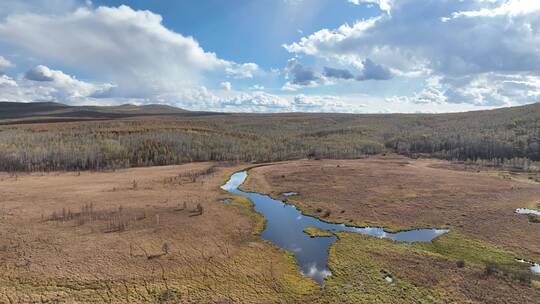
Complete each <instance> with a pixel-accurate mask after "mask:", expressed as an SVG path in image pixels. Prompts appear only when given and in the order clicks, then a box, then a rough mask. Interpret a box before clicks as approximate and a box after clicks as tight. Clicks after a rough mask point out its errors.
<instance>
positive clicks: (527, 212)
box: [516, 208, 540, 215]
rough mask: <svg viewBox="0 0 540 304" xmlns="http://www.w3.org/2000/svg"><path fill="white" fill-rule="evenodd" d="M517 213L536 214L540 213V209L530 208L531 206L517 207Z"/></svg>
mask: <svg viewBox="0 0 540 304" xmlns="http://www.w3.org/2000/svg"><path fill="white" fill-rule="evenodd" d="M516 213H517V214H534V215H540V211H539V210H534V209H529V208H517V209H516Z"/></svg>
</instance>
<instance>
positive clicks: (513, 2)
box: [284, 0, 540, 106]
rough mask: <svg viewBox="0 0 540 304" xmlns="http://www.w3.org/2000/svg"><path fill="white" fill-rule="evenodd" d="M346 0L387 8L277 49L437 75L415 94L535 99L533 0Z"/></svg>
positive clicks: (537, 59) (502, 101)
mask: <svg viewBox="0 0 540 304" xmlns="http://www.w3.org/2000/svg"><path fill="white" fill-rule="evenodd" d="M350 2H353V3H355V4H361V3H374V4H378V5H379V6H381V9H382V10H384V11H386V10H388V13H382V14H381V15H380V16H378V17H374V18H371V19H367V20H361V21H359V22H357V23H355V24H353V25H348V24H344V25H342V26H340V27H339V28H337V29H334V30H331V29H322V30H320V31H317V32H315V33H313V34H311V35H309V36H307V37H303V38H301V39H300V40H299V41H297V42H294V43H291V44H289V45H285V46H284V47H285V48H286V49H287V50H288V51H289V52H291V53H294V54H296V55H297V56H298V55H302V54H305V55H309V56H312V57H315V58H316V59H318V60H320V61H323V62H324V63H325V64H328V63H331V64H334V65H336V66H350V67H354V68H356V69H358V70H362V69H363V68H364V64H363V63H364V62H365V61H366V60H368V59H369V60H370V61H371V62H373V63H374V64H375V65H378V66H381V67H384V68H385V69H388V70H389V71H391V73H392V74H393V75H396V76H398V77H435V76H436V77H441V85H442V87H441V88H440V89H437V91H434V90H433V88H431V87H426V90H424V91H422V90H421V91H420V92H419V93H417V94H416V95H415V96H410V97H411V98H413V99H415V100H424V101H425V100H429V99H433V100H437V102H441V101H443V100H444V101H445V102H447V103H469V104H475V105H497V106H501V105H515V104H520V103H530V102H535V101H538V95H537V90H538V88H537V87H536V86H535V85H533V83H534V81H533V80H531V79H532V78H535V77H539V76H540V31H538V28H540V2H539V1H532V0H530V1H527V0H504V1H503V0H471V1H440V0H400V1H376V0H373V1H371V0H368V1H365V0H352V1H350ZM383 2H384V3H383ZM382 7H384V8H385V9H383V8H382ZM475 17H476V18H475ZM478 17H486V18H478ZM444 18H446V19H444ZM443 19H444V20H445V21H446V22H443V21H442V20H443ZM385 78H389V77H385ZM515 78H519V79H520V80H519V81H518V82H515V81H514V80H513V79H515ZM440 94H442V96H441V95H440Z"/></svg>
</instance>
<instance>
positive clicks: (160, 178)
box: [0, 158, 540, 303]
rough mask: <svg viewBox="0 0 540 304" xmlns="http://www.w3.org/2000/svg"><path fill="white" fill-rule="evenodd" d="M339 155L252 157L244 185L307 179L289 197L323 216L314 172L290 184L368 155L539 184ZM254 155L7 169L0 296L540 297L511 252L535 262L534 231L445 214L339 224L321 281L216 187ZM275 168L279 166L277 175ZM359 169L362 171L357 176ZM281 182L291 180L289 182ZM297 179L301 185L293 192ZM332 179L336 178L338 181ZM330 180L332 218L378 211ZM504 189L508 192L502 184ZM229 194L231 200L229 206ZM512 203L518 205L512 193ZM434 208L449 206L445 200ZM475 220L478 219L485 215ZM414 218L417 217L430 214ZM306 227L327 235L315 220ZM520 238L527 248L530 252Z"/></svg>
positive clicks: (2, 186) (525, 191)
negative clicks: (271, 160)
mask: <svg viewBox="0 0 540 304" xmlns="http://www.w3.org/2000/svg"><path fill="white" fill-rule="evenodd" d="M335 162H337V161H298V162H288V163H287V164H285V163H277V164H274V165H272V166H264V167H257V168H254V169H252V171H251V172H252V173H251V175H250V178H249V180H248V187H255V186H256V187H261V190H260V191H263V190H267V189H269V188H268V187H272V189H273V190H272V191H273V192H272V193H274V192H275V195H279V194H277V193H281V192H283V191H289V190H299V192H300V195H299V196H294V197H289V198H288V199H289V201H290V202H292V203H294V204H297V205H299V206H302V208H303V209H304V210H305V211H306V212H310V210H311V212H313V213H314V214H317V215H318V216H319V217H323V216H322V215H321V214H319V212H317V207H315V206H318V205H313V206H311V205H305V206H304V205H302V204H303V202H304V201H305V202H309V203H310V204H311V201H310V200H307V198H308V197H310V195H312V194H313V195H318V196H321V197H320V200H319V202H320V203H321V204H323V202H324V201H322V199H323V198H324V196H323V195H322V194H323V193H322V192H314V189H320V190H323V189H322V188H320V187H314V188H309V187H313V185H312V184H310V182H309V181H307V180H304V181H303V182H302V183H298V181H297V182H296V183H289V182H290V181H289V179H292V180H295V179H296V178H299V176H301V173H302V172H303V173H307V172H310V173H313V172H315V173H316V174H317V175H319V176H321V180H322V182H329V180H328V179H329V178H330V177H332V176H333V175H332V174H330V173H331V172H332V171H330V170H328V169H329V168H330V167H332V168H338V169H339V168H341V169H347V168H348V169H347V170H353V169H354V168H362V172H363V171H364V170H366V168H364V166H371V167H370V172H371V173H370V174H377V172H378V171H377V170H380V171H385V170H390V171H391V170H394V169H395V168H393V166H395V165H396V164H404V163H405V162H408V164H407V165H406V166H402V165H398V166H399V168H404V169H403V170H405V169H409V170H413V171H412V173H411V174H414V175H419V176H416V178H425V179H430V178H432V177H431V176H429V175H428V176H424V175H423V174H420V173H425V172H429V171H430V170H435V171H437V170H444V171H449V172H454V173H451V174H461V175H468V174H478V177H480V178H481V179H489V181H490V183H493V184H494V187H495V186H500V185H499V184H498V183H504V184H505V185H507V186H508V187H512V186H515V185H521V186H522V187H524V188H520V191H518V192H520V193H522V194H521V195H525V197H528V196H527V195H529V194H530V193H529V192H530V191H533V190H532V189H536V188H535V187H536V186H535V185H534V184H531V183H524V182H521V181H509V180H506V179H502V178H497V177H493V176H484V175H482V174H480V173H471V172H463V171H456V170H448V169H440V168H436V169H434V168H433V167H437V166H434V164H439V162H435V161H429V162H427V161H413V160H405V159H402V158H399V159H381V158H378V159H366V160H355V161H346V160H342V161H339V162H340V163H339V167H337V165H336V163H335ZM249 166H250V165H233V164H229V163H197V164H187V165H181V166H163V167H149V168H135V169H123V170H117V171H110V172H81V173H74V172H71V173H67V172H65V173H32V174H18V175H13V174H7V173H6V174H2V175H1V176H0V190H1V192H2V194H3V195H2V198H0V201H1V205H2V210H1V219H2V220H1V221H0V240H1V243H0V261H1V264H0V266H1V267H2V275H1V276H0V299H1V300H0V301H2V302H12V303H21V302H22V303H31V302H39V301H45V302H47V301H48V302H73V303H102V302H110V303H126V302H129V303H149V302H152V303H155V302H158V303H193V302H196V303H216V302H218V303H307V302H311V303H373V302H378V303H469V302H470V303H485V302H490V303H534V301H535V299H538V297H539V296H540V289H538V287H535V286H536V285H537V284H538V283H537V278H535V277H533V276H531V275H530V273H529V272H528V270H527V266H526V264H522V263H518V262H517V261H516V260H515V258H516V257H525V258H527V259H530V260H535V259H536V255H535V254H534V250H535V248H536V247H535V246H536V245H537V244H536V243H535V240H532V241H531V243H530V244H526V245H525V244H524V243H521V242H524V241H526V240H527V239H526V238H524V237H526V236H518V235H514V237H515V238H516V240H515V244H512V243H511V242H510V243H507V244H505V243H502V241H501V243H497V242H494V241H493V240H492V239H490V237H486V236H484V235H481V234H480V233H482V231H481V230H479V233H477V234H476V235H471V234H468V233H467V231H466V229H462V227H459V226H453V225H454V224H452V222H451V221H447V222H448V223H447V224H446V225H447V226H449V227H450V228H451V232H450V233H449V234H448V235H445V236H443V237H440V238H438V239H437V240H435V241H434V242H433V243H428V244H414V245H406V244H401V243H397V242H392V241H389V240H381V239H376V238H371V237H367V236H362V235H354V234H350V233H338V234H337V235H338V237H339V239H338V241H337V242H336V243H335V244H334V245H333V246H332V247H331V249H330V254H329V267H330V268H331V270H332V273H333V275H332V276H331V277H329V278H328V279H327V282H326V285H325V288H324V289H322V290H321V289H320V288H319V286H318V285H317V284H316V283H315V282H313V281H312V280H310V279H308V278H305V277H302V276H301V275H300V274H299V273H298V271H297V269H296V266H295V263H294V259H293V257H292V256H291V255H290V254H289V253H286V252H284V251H282V250H279V249H278V248H276V247H275V246H273V245H272V244H270V243H268V242H266V241H263V240H261V238H260V237H259V236H258V234H259V233H260V232H261V231H262V229H263V228H264V218H263V217H262V216H261V215H259V214H257V213H255V212H254V210H253V208H252V205H251V203H250V202H249V201H248V200H246V199H244V198H241V197H236V196H234V195H230V194H228V193H225V192H223V191H220V190H219V186H220V185H221V184H222V183H223V182H224V181H225V180H226V179H227V177H228V176H229V175H230V174H232V173H233V172H235V171H238V170H240V169H244V168H247V167H249ZM321 166H322V167H323V168H324V169H322V170H321ZM357 166H358V167H357ZM386 166H390V168H387V167H386ZM314 168H316V169H315V170H314ZM282 170H292V171H287V172H286V173H284V172H282ZM313 170H314V171H313ZM354 170H359V169H354ZM415 170H419V171H415ZM394 171H395V172H396V174H398V173H400V172H401V171H399V170H394ZM321 172H326V173H325V174H324V175H323V174H321ZM354 172H355V173H349V174H344V173H343V172H341V171H340V172H339V174H338V175H339V176H340V178H342V180H340V181H339V184H340V185H344V186H349V187H350V188H351V189H352V188H354V187H357V186H358V184H357V183H358V182H359V181H358V182H355V180H356V179H358V178H359V175H358V172H357V171H354ZM274 174H277V175H278V176H277V177H276V179H274V178H273V177H272V176H274ZM400 174H402V173H400ZM451 174H450V176H451ZM283 175H285V177H282V176H283ZM350 176H352V177H355V178H353V179H348V178H349V177H350ZM412 178H413V177H409V178H408V179H402V180H407V181H409V180H411V179H412ZM450 178H451V177H450ZM463 178H464V177H463V176H461V177H460V179H463ZM283 179H285V180H287V183H285V184H281V180H283ZM275 180H277V181H280V182H275ZM316 181H317V180H312V181H311V182H316ZM466 181H467V180H466V179H465V180H464V182H466ZM265 183H266V185H265ZM336 183H337V181H336ZM347 183H349V184H347ZM291 185H295V187H296V186H298V187H306V188H302V189H290V186H291ZM329 185H334V186H332V187H336V186H337V185H336V184H335V183H332V182H329ZM419 185H420V184H415V187H416V188H415V189H417V190H421V188H419ZM480 185H483V184H482V183H480ZM265 187H266V188H265ZM273 187H275V189H274V188H273ZM285 187H287V189H285ZM529 187H530V188H529ZM330 189H333V190H332V193H333V194H334V200H332V201H331V203H330V204H329V205H328V206H332V207H328V206H326V207H324V205H321V206H323V207H324V208H325V209H324V210H325V211H326V210H327V209H328V208H330V209H329V210H330V215H329V216H328V217H327V218H325V220H330V221H340V220H345V219H347V220H348V219H349V218H355V219H356V220H354V221H353V222H355V223H361V222H362V221H363V220H366V219H368V220H369V217H368V216H367V215H369V214H367V213H363V212H359V210H358V209H357V208H356V207H355V206H352V205H351V206H349V205H347V206H346V205H343V206H339V204H340V203H343V204H348V201H347V200H343V202H341V198H342V197H340V196H336V195H338V194H339V193H341V192H342V191H341V190H339V191H338V190H336V189H335V188H330ZM282 190H283V191H282ZM435 190H436V189H435ZM462 191H470V193H471V194H473V195H474V196H475V200H479V201H482V200H480V198H481V197H479V196H478V194H475V193H476V192H475V191H474V188H473V189H471V188H467V189H462ZM263 192H264V191H263ZM391 192H392V191H391ZM485 192H489V191H485ZM533 192H534V191H533ZM349 194H351V193H349ZM353 194H354V193H353ZM355 195H356V194H355ZM379 195H381V196H383V197H384V195H383V194H379ZM423 195H425V194H423ZM441 195H443V194H441ZM500 195H501V197H504V192H502V194H500ZM356 197H360V196H356ZM450 197H451V196H450ZM225 198H230V199H232V201H231V202H230V203H228V204H225V203H223V199H225ZM329 202H330V201H329ZM382 202H384V200H383V201H381V204H382ZM454 203H455V202H454ZM493 204H494V205H497V202H493ZM501 204H502V203H501ZM505 204H507V205H509V206H510V207H512V208H513V206H514V204H517V202H515V203H508V202H506V203H505ZM310 206H311V207H310ZM313 207H315V208H314V209H310V208H313ZM327 207H328V208H327ZM334 207H339V208H337V209H334ZM342 207H343V209H342ZM426 208H427V206H426ZM433 208H435V209H436V210H438V211H440V210H444V209H441V207H440V205H438V204H434V206H433ZM459 208H461V209H462V210H461V211H459V212H460V214H462V213H464V212H471V211H470V210H469V209H467V208H464V207H462V206H461V205H459V206H457V205H454V208H453V209H454V210H455V212H458V210H459ZM375 209H376V208H375ZM339 210H346V211H345V212H344V213H341V212H340V211H339ZM357 212H358V213H357ZM408 212H409V213H411V214H412V213H413V212H412V211H408ZM334 214H338V216H334ZM443 214H445V213H444V212H443ZM364 215H365V216H364ZM472 215H474V214H472ZM472 215H471V216H472ZM407 216H410V214H407V209H406V208H405V209H400V210H399V216H398V215H396V214H395V213H394V216H389V218H388V219H386V218H383V219H381V218H379V219H378V221H377V223H379V224H380V225H382V226H389V227H391V225H392V221H390V220H389V219H390V218H394V217H396V218H400V217H403V218H405V219H407V218H408V217H407ZM510 216H512V218H514V220H515V221H518V222H519V223H520V224H525V225H529V226H528V229H536V227H537V226H530V225H532V224H531V223H528V222H527V221H526V219H521V217H517V216H514V215H513V214H511V215H510ZM340 217H342V218H340ZM433 217H435V216H433ZM426 218H431V217H426ZM450 218H451V217H450ZM473 218H474V217H473ZM495 219H496V218H495ZM387 220H388V222H386V221H387ZM444 220H447V219H444ZM475 220H477V221H480V222H478V223H477V224H478V226H479V227H482V225H483V224H482V222H481V218H480V217H479V218H475ZM418 221H419V222H414V223H415V224H418V223H421V221H420V219H418ZM501 224H502V225H505V222H504V221H501ZM393 225H394V227H395V228H396V229H397V228H402V227H412V225H409V224H408V223H401V224H400V225H397V222H394V224H393ZM424 226H430V225H427V224H426V225H424ZM510 227H511V226H510ZM306 232H307V233H309V234H311V235H313V236H327V235H328V233H327V232H324V231H319V230H310V229H307V231H306ZM509 233H515V230H510V231H509ZM494 237H495V238H496V239H497V240H504V238H502V237H501V236H497V235H495V236H494ZM516 246H523V248H522V249H523V250H517V247H516ZM389 278H390V279H391V281H388V280H389Z"/></svg>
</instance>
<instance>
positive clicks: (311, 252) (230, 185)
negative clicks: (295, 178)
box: [221, 171, 448, 285]
mask: <svg viewBox="0 0 540 304" xmlns="http://www.w3.org/2000/svg"><path fill="white" fill-rule="evenodd" d="M247 175H248V174H247V172H246V171H242V172H237V173H235V174H233V175H232V176H231V178H230V179H229V181H228V182H227V183H226V184H225V185H223V186H222V187H221V188H222V189H224V190H226V191H228V192H230V193H234V194H238V195H241V196H244V197H247V198H249V199H250V200H251V201H252V202H253V204H254V207H255V210H256V211H257V212H259V213H261V214H262V215H263V216H264V217H265V219H266V227H265V228H264V230H263V231H262V233H261V236H262V238H264V239H266V240H269V241H271V242H272V243H274V244H276V245H277V246H278V247H280V248H283V249H285V250H287V251H289V252H292V253H293V254H294V257H295V259H296V262H297V264H298V267H299V268H300V272H301V273H302V274H303V275H305V276H307V277H310V278H313V279H314V280H315V281H317V282H318V283H319V284H320V285H323V284H324V279H325V278H326V277H327V276H329V275H330V274H331V273H330V271H329V270H328V267H327V260H328V249H329V247H330V245H332V244H333V243H334V242H335V241H336V239H337V238H336V236H332V237H316V238H313V237H310V236H309V235H307V234H306V233H304V228H307V227H316V228H319V229H322V230H331V231H334V232H335V231H349V232H354V233H361V234H367V235H371V236H374V237H378V238H388V239H391V240H395V241H399V242H406V243H412V242H430V241H431V240H433V239H434V238H436V237H438V236H440V235H442V234H444V233H446V232H448V230H447V229H416V230H410V231H402V232H397V233H389V232H386V231H384V229H383V228H380V227H351V226H346V225H344V224H332V223H327V222H324V221H321V220H319V219H317V218H315V217H311V216H306V215H303V214H302V213H301V212H300V211H299V210H298V209H297V208H296V207H295V206H293V205H290V204H286V203H284V202H283V201H280V200H276V199H273V198H271V197H270V196H268V195H264V194H259V193H253V192H244V191H241V190H240V189H238V187H239V186H240V185H241V184H242V183H243V182H244V181H245V180H246V178H247Z"/></svg>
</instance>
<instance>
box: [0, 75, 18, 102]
mask: <svg viewBox="0 0 540 304" xmlns="http://www.w3.org/2000/svg"><path fill="white" fill-rule="evenodd" d="M16 86H17V82H16V81H15V80H13V79H12V78H11V77H9V76H7V75H0V88H8V87H16ZM1 98H2V96H1V95H0V99H1Z"/></svg>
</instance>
